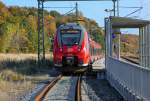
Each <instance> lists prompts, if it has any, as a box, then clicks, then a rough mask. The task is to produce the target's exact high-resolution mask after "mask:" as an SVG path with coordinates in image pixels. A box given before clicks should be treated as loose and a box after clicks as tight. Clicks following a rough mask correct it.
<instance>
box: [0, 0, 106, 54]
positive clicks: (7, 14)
mask: <svg viewBox="0 0 150 101" xmlns="http://www.w3.org/2000/svg"><path fill="white" fill-rule="evenodd" d="M37 15H38V14H37V8H33V7H32V8H27V7H18V6H10V7H7V6H5V5H4V4H3V3H2V2H1V1H0V52H1V53H35V52H37V42H38V41H37V38H38V37H37V35H38V33H37V31H38V30H37ZM79 17H80V19H82V20H83V21H79V23H80V24H82V25H84V26H85V27H86V29H87V30H88V31H89V32H90V35H91V38H92V39H93V40H95V41H96V42H98V43H100V44H102V46H104V32H103V30H102V29H101V28H100V27H99V26H98V24H97V23H96V22H95V21H94V20H92V19H89V18H86V17H84V16H83V14H82V13H81V12H80V14H79ZM44 19H45V20H44V22H45V27H44V29H45V47H46V52H49V50H50V48H51V47H50V46H51V41H50V39H51V38H53V36H54V33H55V31H56V29H57V27H58V26H59V25H60V24H63V23H67V22H74V21H75V19H76V16H75V14H74V13H71V14H69V15H66V16H64V15H61V14H60V13H59V12H57V11H50V12H49V11H46V10H45V11H44ZM93 28H96V29H93Z"/></svg>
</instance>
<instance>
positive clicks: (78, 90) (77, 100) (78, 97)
mask: <svg viewBox="0 0 150 101" xmlns="http://www.w3.org/2000/svg"><path fill="white" fill-rule="evenodd" d="M81 77H82V76H81V75H80V76H79V77H78V81H77V85H76V95H75V101H82V98H81Z"/></svg>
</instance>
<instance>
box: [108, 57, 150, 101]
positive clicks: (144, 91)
mask: <svg viewBox="0 0 150 101" xmlns="http://www.w3.org/2000/svg"><path fill="white" fill-rule="evenodd" d="M106 61H107V62H106V70H107V79H108V81H109V82H110V83H111V85H112V86H114V87H115V88H116V89H117V90H118V92H119V93H120V94H121V95H122V96H123V97H124V98H125V99H126V100H129V101H150V69H146V68H143V67H141V66H139V65H135V64H132V63H127V62H125V61H121V60H117V59H114V58H111V57H107V59H106Z"/></svg>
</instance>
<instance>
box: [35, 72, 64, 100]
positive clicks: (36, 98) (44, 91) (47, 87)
mask: <svg viewBox="0 0 150 101" xmlns="http://www.w3.org/2000/svg"><path fill="white" fill-rule="evenodd" d="M61 77H62V75H59V76H57V77H56V78H54V79H53V80H52V81H51V82H50V83H49V84H47V85H46V86H45V87H44V89H43V90H42V91H40V92H39V94H38V95H37V96H36V97H35V99H34V101H42V100H43V98H44V97H45V96H46V94H47V93H48V92H49V90H50V89H51V88H52V87H53V86H54V85H55V84H56V83H57V82H58V81H59V80H60V79H61Z"/></svg>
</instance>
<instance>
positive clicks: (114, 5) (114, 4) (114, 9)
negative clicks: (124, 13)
mask: <svg viewBox="0 0 150 101" xmlns="http://www.w3.org/2000/svg"><path fill="white" fill-rule="evenodd" d="M112 1H113V11H114V16H116V0H112Z"/></svg>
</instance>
